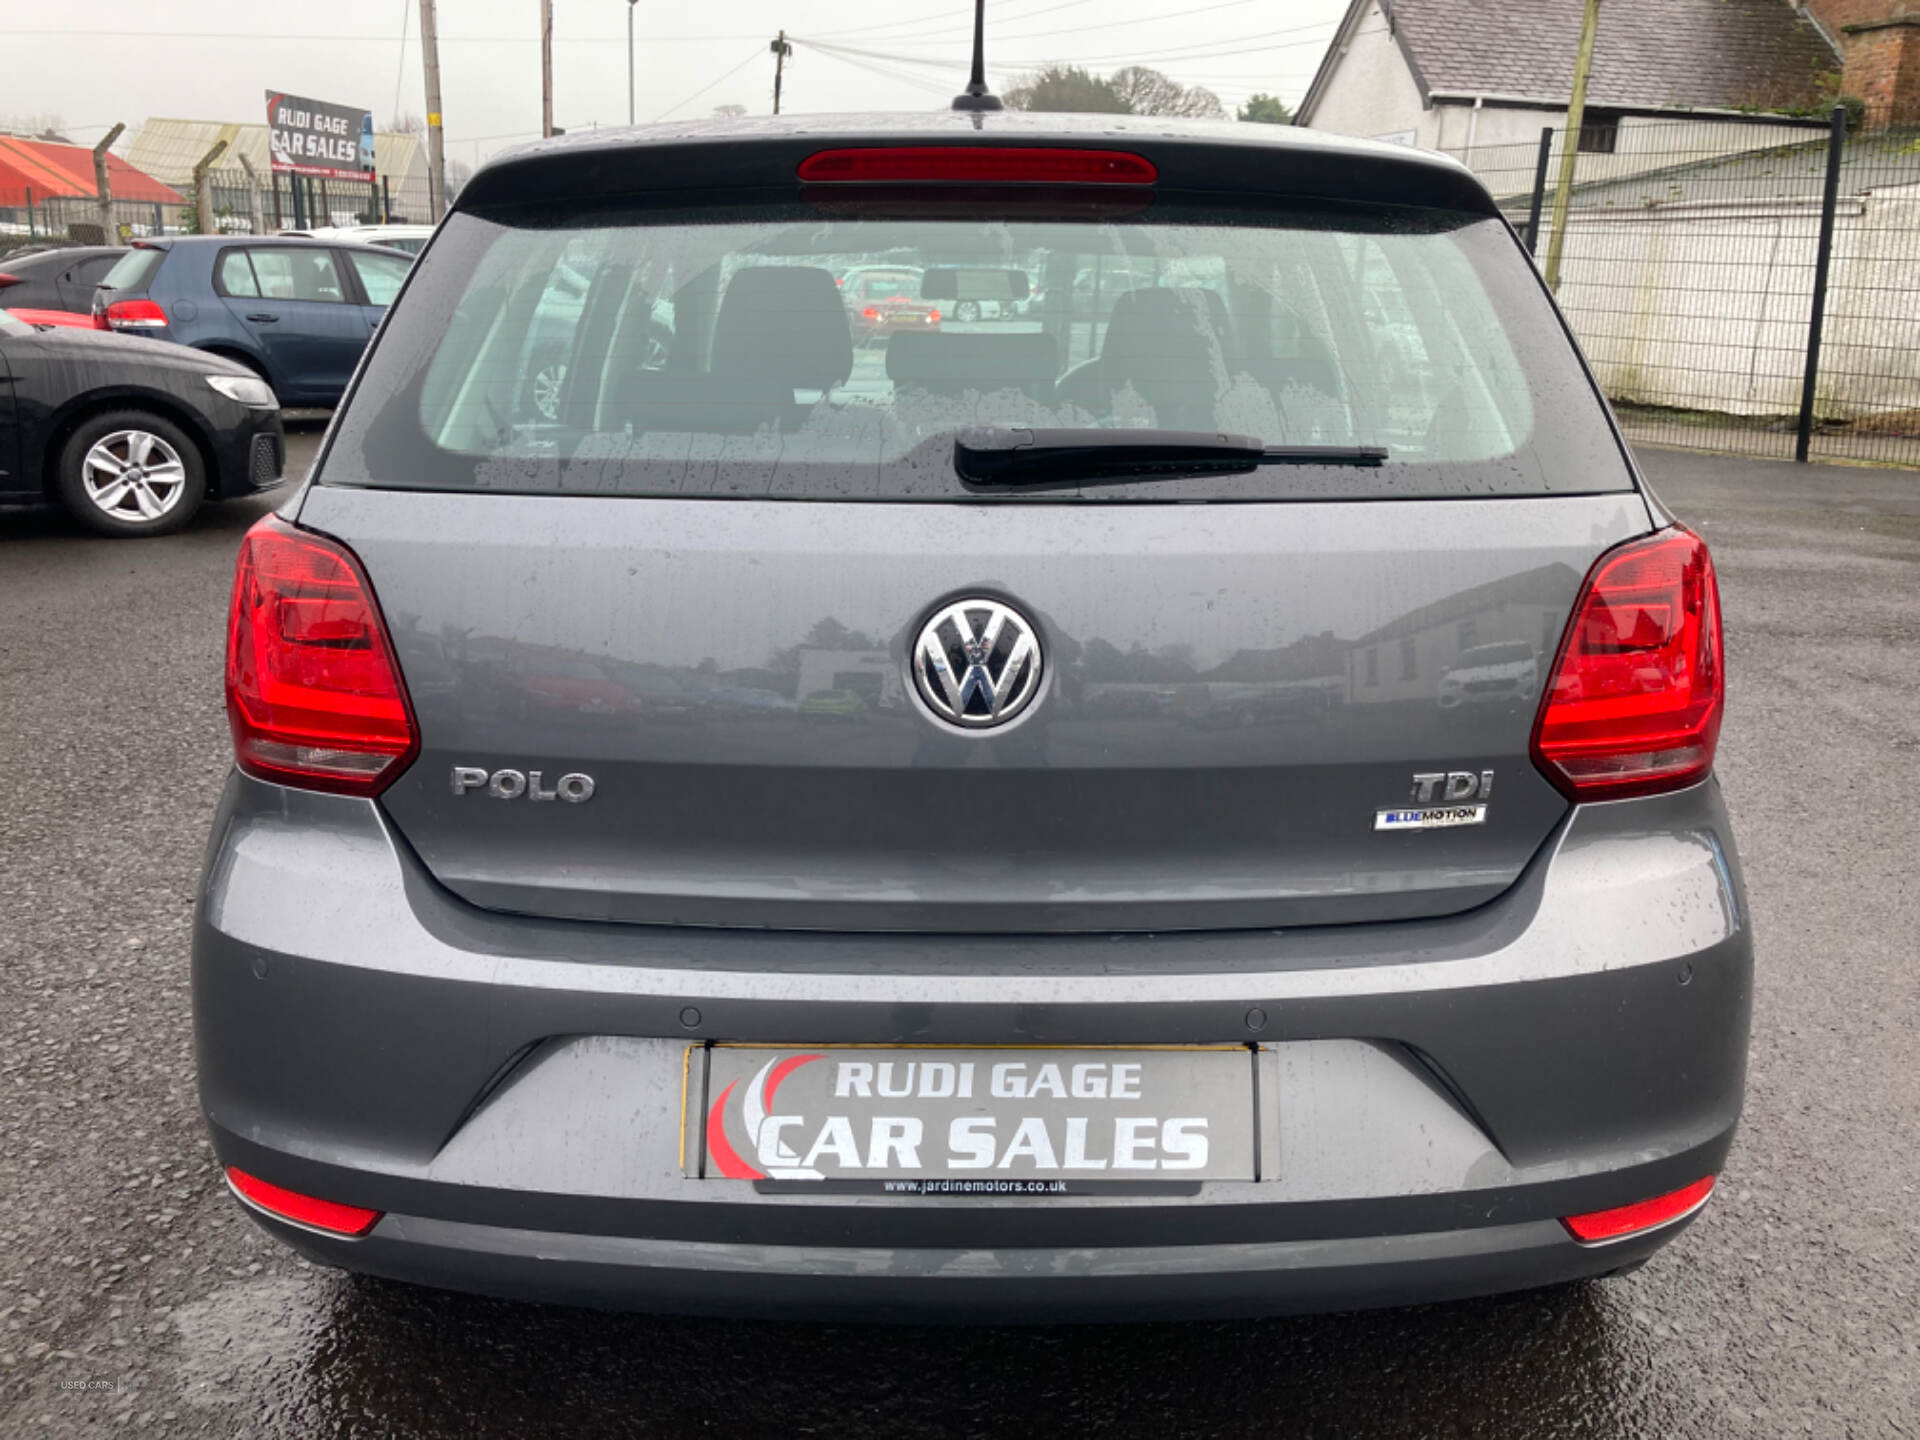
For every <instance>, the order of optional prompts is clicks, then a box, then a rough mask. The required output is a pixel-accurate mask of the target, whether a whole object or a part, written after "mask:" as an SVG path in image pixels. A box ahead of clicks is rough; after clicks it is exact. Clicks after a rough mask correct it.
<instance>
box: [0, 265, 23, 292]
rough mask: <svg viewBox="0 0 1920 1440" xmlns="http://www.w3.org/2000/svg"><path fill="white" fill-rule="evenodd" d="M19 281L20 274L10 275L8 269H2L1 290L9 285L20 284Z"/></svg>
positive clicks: (0, 276) (0, 277) (0, 273)
mask: <svg viewBox="0 0 1920 1440" xmlns="http://www.w3.org/2000/svg"><path fill="white" fill-rule="evenodd" d="M19 283H20V277H19V276H18V275H9V274H7V272H6V271H4V270H0V290H4V289H6V288H7V286H9V285H18V284H19Z"/></svg>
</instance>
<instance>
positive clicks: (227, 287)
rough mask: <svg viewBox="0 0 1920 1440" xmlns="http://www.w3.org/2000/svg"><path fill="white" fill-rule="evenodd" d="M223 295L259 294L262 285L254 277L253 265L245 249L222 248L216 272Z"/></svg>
mask: <svg viewBox="0 0 1920 1440" xmlns="http://www.w3.org/2000/svg"><path fill="white" fill-rule="evenodd" d="M216 273H217V277H218V279H219V281H220V293H221V294H222V295H239V296H258V295H259V293H260V286H259V284H258V282H256V281H255V280H254V278H253V265H252V262H250V261H249V260H248V259H247V252H246V251H244V250H222V251H221V252H220V265H219V269H218V271H217V272H216Z"/></svg>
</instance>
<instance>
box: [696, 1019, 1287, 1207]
mask: <svg viewBox="0 0 1920 1440" xmlns="http://www.w3.org/2000/svg"><path fill="white" fill-rule="evenodd" d="M1262 1059H1270V1057H1268V1056H1263V1055H1260V1054H1259V1053H1258V1052H1256V1051H1254V1050H1252V1049H1250V1048H1249V1047H1245V1046H1234V1045H1219V1046H1166V1047H1154V1048H1144V1049H1102V1048H1084V1049H1082V1048H1062V1049H1054V1050H1049V1049H1039V1050H1020V1049H990V1048H982V1049H968V1048H959V1047H956V1048H945V1049H943V1048H925V1049H922V1048H915V1047H878V1048H873V1049H862V1048H856V1047H847V1048H838V1047H823V1048H821V1049H817V1050H806V1049H799V1050H787V1049H784V1048H779V1047H762V1046H754V1045H727V1044H716V1045H712V1046H710V1047H705V1048H702V1047H698V1046H695V1047H692V1048H691V1049H690V1050H689V1051H688V1055H687V1067H686V1068H687V1076H686V1079H687V1086H686V1097H685V1102H684V1103H685V1107H686V1108H685V1112H684V1113H685V1114H686V1119H687V1127H688V1130H689V1132H690V1136H691V1138H692V1140H693V1141H694V1144H693V1146H692V1147H689V1148H688V1149H686V1150H684V1151H683V1154H682V1165H683V1167H684V1168H685V1170H686V1173H687V1174H688V1175H689V1176H690V1177H698V1178H703V1179H725V1180H752V1181H755V1182H758V1183H760V1184H761V1185H775V1186H779V1185H787V1184H796V1183H797V1184H802V1185H810V1186H820V1185H822V1184H824V1185H826V1186H828V1187H837V1188H846V1187H849V1186H851V1187H855V1188H874V1189H878V1190H881V1191H884V1192H885V1193H887V1194H928V1195H954V1194H979V1195H994V1194H1059V1193H1070V1192H1073V1191H1077V1190H1081V1189H1087V1188H1093V1189H1099V1188H1106V1187H1110V1186H1113V1185H1115V1184H1122V1185H1126V1186H1128V1187H1129V1188H1145V1189H1152V1188H1158V1187H1166V1186H1169V1185H1171V1186H1182V1187H1184V1188H1188V1189H1191V1188H1192V1187H1193V1186H1194V1185H1195V1183H1196V1182H1199V1181H1203V1180H1256V1179H1259V1178H1261V1164H1260V1160H1261V1154H1262V1152H1263V1151H1264V1152H1265V1154H1266V1156H1267V1158H1268V1163H1269V1166H1270V1165H1271V1162H1272V1158H1273V1155H1274V1151H1275V1150H1276V1148H1277V1134H1274V1133H1265V1134H1263V1133H1262V1132H1263V1131H1266V1132H1271V1130H1272V1126H1271V1124H1270V1123H1266V1124H1263V1123H1262V1122H1263V1121H1265V1122H1271V1119H1272V1101H1271V1098H1270V1096H1271V1093H1272V1091H1273V1089H1274V1088H1275V1087H1274V1083H1273V1082H1274V1079H1275V1078H1276V1077H1275V1076H1273V1075H1272V1074H1265V1075H1263V1074H1261V1073H1260V1069H1259V1068H1258V1067H1259V1061H1260V1060H1262ZM1263 1094H1265V1095H1267V1096H1268V1097H1269V1098H1268V1099H1267V1101H1266V1104H1265V1105H1264V1107H1263V1106H1262V1103H1261V1096H1262V1095H1263ZM1263 1109H1264V1111H1265V1113H1264V1114H1262V1113H1261V1112H1262V1110H1263Z"/></svg>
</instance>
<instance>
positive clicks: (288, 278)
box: [247, 246, 347, 304]
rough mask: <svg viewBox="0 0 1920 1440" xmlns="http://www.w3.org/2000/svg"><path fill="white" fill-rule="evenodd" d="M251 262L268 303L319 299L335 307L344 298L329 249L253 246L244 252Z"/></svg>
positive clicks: (345, 296)
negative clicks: (274, 248)
mask: <svg viewBox="0 0 1920 1440" xmlns="http://www.w3.org/2000/svg"><path fill="white" fill-rule="evenodd" d="M247 255H248V258H249V259H251V260H252V261H253V273H254V276H255V277H256V278H257V279H258V280H259V282H260V293H261V295H262V296H263V297H265V298H266V299H269V300H320V301H328V302H332V303H334V304H340V303H343V302H344V301H345V300H346V298H347V292H346V289H345V288H344V287H343V286H342V285H341V283H340V272H339V270H337V269H336V268H335V267H334V263H333V252H332V251H331V250H320V249H307V248H305V247H304V246H303V247H302V248H300V249H297V250H294V249H287V250H273V249H267V248H265V247H255V248H254V249H252V250H249V251H248V252H247Z"/></svg>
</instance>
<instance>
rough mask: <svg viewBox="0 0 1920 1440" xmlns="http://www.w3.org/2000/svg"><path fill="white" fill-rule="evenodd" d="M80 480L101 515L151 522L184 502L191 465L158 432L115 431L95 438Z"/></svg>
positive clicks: (135, 521)
mask: <svg viewBox="0 0 1920 1440" xmlns="http://www.w3.org/2000/svg"><path fill="white" fill-rule="evenodd" d="M80 479H81V483H82V484H83V485H85V487H86V491H87V498H88V499H89V500H91V501H92V502H93V503H94V504H95V505H96V506H97V507H99V509H100V511H101V513H103V514H106V515H111V516H112V517H113V518H114V519H116V520H121V521H129V522H132V523H134V524H151V523H152V522H154V521H156V520H158V519H160V518H161V517H162V516H164V515H166V514H167V513H168V512H169V511H171V510H172V509H173V507H174V506H175V505H178V504H179V503H180V497H181V495H183V494H184V493H185V492H186V487H187V467H186V465H185V464H184V463H183V462H182V461H181V459H180V452H179V451H177V450H175V449H174V448H173V446H171V445H169V444H168V443H167V442H166V441H165V440H163V439H162V438H161V437H160V436H158V435H155V434H154V433H153V432H152V431H150V430H115V431H113V432H112V433H111V434H108V435H102V436H101V437H100V438H99V439H98V440H96V441H94V442H93V446H92V448H91V449H89V450H88V451H87V454H86V458H85V459H83V460H82V461H81V462H80Z"/></svg>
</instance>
